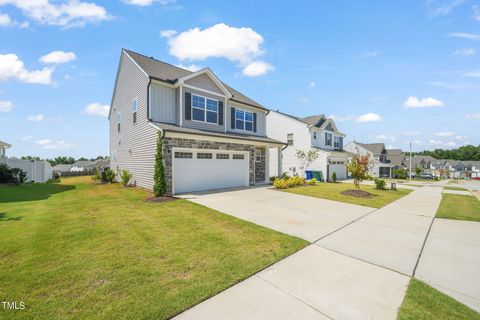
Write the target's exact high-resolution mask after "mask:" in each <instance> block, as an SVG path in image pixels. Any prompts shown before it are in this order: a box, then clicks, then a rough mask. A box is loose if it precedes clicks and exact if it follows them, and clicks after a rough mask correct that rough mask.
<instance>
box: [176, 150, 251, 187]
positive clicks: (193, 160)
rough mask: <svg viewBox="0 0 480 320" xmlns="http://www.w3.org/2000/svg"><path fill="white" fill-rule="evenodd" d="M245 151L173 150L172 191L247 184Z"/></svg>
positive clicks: (246, 157) (247, 167)
mask: <svg viewBox="0 0 480 320" xmlns="http://www.w3.org/2000/svg"><path fill="white" fill-rule="evenodd" d="M248 163H249V161H248V152H234V151H221V150H193V149H176V148H174V150H173V193H185V192H193V191H203V190H214V189H223V188H234V187H243V186H245V187H248V185H249V179H248V178H249V170H248V169H249V165H248Z"/></svg>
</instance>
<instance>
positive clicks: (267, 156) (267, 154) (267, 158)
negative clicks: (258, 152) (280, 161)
mask: <svg viewBox="0 0 480 320" xmlns="http://www.w3.org/2000/svg"><path fill="white" fill-rule="evenodd" d="M263 161H265V183H268V182H269V181H270V179H269V178H270V147H266V148H265V158H264V160H263Z"/></svg>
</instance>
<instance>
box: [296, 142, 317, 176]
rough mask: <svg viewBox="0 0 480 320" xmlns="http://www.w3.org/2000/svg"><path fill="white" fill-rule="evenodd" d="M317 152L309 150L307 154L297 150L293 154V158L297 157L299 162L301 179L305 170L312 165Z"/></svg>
mask: <svg viewBox="0 0 480 320" xmlns="http://www.w3.org/2000/svg"><path fill="white" fill-rule="evenodd" d="M318 155H319V154H318V150H317V149H310V150H308V151H307V152H305V151H303V150H297V151H296V152H295V157H297V159H298V161H299V162H300V168H301V169H302V178H303V177H304V176H305V170H307V169H308V167H309V166H310V165H311V164H312V163H313V161H315V160H317V158H318Z"/></svg>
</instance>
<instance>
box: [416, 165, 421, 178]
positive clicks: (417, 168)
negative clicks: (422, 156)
mask: <svg viewBox="0 0 480 320" xmlns="http://www.w3.org/2000/svg"><path fill="white" fill-rule="evenodd" d="M421 173H422V168H420V167H418V166H417V167H415V176H416V177H420V174H421Z"/></svg>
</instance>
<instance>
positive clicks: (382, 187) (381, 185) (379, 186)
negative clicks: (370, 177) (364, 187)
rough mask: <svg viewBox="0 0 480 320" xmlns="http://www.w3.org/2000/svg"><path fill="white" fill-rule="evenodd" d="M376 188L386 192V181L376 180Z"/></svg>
mask: <svg viewBox="0 0 480 320" xmlns="http://www.w3.org/2000/svg"><path fill="white" fill-rule="evenodd" d="M375 186H376V188H377V189H380V190H385V180H383V179H375Z"/></svg>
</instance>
